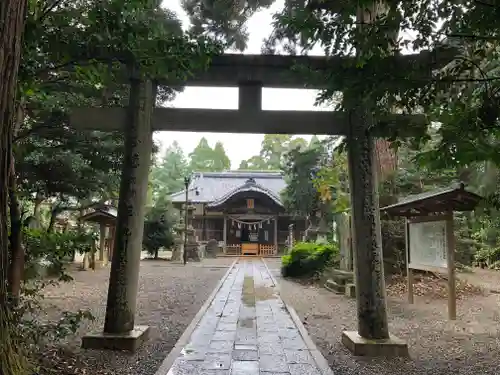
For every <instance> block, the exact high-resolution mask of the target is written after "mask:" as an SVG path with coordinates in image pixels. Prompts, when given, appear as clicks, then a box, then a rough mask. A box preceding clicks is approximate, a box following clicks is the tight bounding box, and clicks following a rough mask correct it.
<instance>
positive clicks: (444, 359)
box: [266, 259, 500, 375]
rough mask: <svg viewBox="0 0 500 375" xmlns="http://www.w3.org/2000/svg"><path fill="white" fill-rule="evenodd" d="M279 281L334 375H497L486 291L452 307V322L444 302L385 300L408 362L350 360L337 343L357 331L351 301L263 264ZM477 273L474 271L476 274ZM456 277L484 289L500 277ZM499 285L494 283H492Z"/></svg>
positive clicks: (492, 309)
mask: <svg viewBox="0 0 500 375" xmlns="http://www.w3.org/2000/svg"><path fill="white" fill-rule="evenodd" d="M266 261H267V263H268V266H269V268H270V269H271V270H272V272H273V274H274V275H275V276H278V281H279V283H280V289H281V296H282V298H283V299H284V300H285V301H286V302H287V303H289V304H290V305H291V306H293V308H294V309H295V310H296V311H297V313H298V314H299V316H300V317H301V318H302V320H303V322H304V325H305V327H306V328H307V329H308V331H309V333H310V335H311V337H312V338H313V340H314V341H315V342H316V344H317V345H318V348H319V349H320V350H321V351H322V353H323V354H324V355H325V357H326V358H327V359H328V361H329V363H330V366H331V367H332V369H333V371H334V373H335V374H336V375H347V374H359V375H368V374H370V375H386V374H387V375H389V374H391V375H393V374H394V375H399V374H401V375H402V374H405V375H413V374H429V375H431V374H432V375H439V374H459V375H463V374H500V355H499V354H500V295H498V294H496V293H489V292H486V293H484V294H474V295H468V296H466V297H465V298H463V299H461V300H459V301H458V302H457V315H458V316H457V320H456V321H454V322H450V321H448V320H447V301H446V299H443V298H441V299H430V298H428V297H426V296H417V297H416V298H415V304H413V305H409V304H408V302H407V301H406V296H397V297H396V296H390V297H388V315H389V325H390V331H391V334H393V335H396V336H398V337H399V338H402V339H404V340H406V341H407V342H408V345H409V348H410V356H411V358H410V359H392V360H384V359H367V358H354V357H352V356H351V354H350V353H349V352H348V351H347V350H346V349H345V348H344V347H343V345H342V344H341V343H340V337H341V333H342V331H344V330H356V329H357V323H356V322H357V319H356V301H355V300H354V299H348V298H346V297H344V296H339V295H336V294H334V293H331V292H329V291H327V290H326V289H324V288H321V287H317V286H306V285H301V284H299V283H296V282H293V281H289V280H284V279H282V278H281V277H279V267H280V261H279V259H277V260H274V259H273V260H266ZM476 271H477V270H476ZM464 275H466V276H463V275H461V276H462V277H461V278H462V279H466V280H467V281H468V282H475V283H477V284H478V285H479V286H483V287H485V288H487V289H488V286H490V285H494V284H497V285H498V286H500V272H498V273H497V272H496V271H485V270H481V271H478V272H477V273H467V274H464ZM497 280H498V281H497Z"/></svg>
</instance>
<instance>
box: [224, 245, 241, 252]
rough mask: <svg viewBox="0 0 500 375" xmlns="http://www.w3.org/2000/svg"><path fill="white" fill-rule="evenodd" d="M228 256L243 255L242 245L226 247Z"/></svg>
mask: <svg viewBox="0 0 500 375" xmlns="http://www.w3.org/2000/svg"><path fill="white" fill-rule="evenodd" d="M226 254H227V255H241V245H240V244H227V245H226Z"/></svg>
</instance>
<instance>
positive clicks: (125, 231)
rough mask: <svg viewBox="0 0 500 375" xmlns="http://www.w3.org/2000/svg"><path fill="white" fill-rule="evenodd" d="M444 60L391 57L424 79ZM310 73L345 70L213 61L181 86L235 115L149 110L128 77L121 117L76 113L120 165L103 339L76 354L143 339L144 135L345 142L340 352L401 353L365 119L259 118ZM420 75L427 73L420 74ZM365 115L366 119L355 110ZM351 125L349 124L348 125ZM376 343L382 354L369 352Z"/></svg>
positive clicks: (116, 111)
mask: <svg viewBox="0 0 500 375" xmlns="http://www.w3.org/2000/svg"><path fill="white" fill-rule="evenodd" d="M448 52H449V51H447V50H444V51H435V52H424V53H420V54H418V55H404V56H393V57H388V58H387V63H389V64H392V66H394V71H396V72H398V71H399V72H405V71H408V70H414V69H415V67H419V69H420V68H423V69H424V70H425V71H426V72H429V71H431V70H432V69H433V68H435V67H437V66H438V65H442V64H443V63H446V62H448V61H449V60H450V53H448ZM296 64H299V65H304V66H307V67H309V68H311V69H314V70H319V71H321V70H325V69H327V68H328V70H331V69H332V67H333V68H335V67H338V69H344V68H343V66H345V58H326V57H308V56H298V57H296V56H274V55H231V54H226V55H222V56H219V57H216V58H214V59H213V60H212V62H211V64H210V66H209V68H208V69H207V70H206V71H205V72H201V73H199V74H194V75H193V76H192V77H191V78H188V80H187V82H184V83H183V84H185V85H192V86H218V87H237V88H238V91H239V106H238V109H237V110H226V109H179V108H153V107H154V102H155V91H156V90H155V87H153V83H152V81H151V80H141V79H139V78H135V77H133V78H131V83H130V100H129V106H128V108H75V109H74V110H73V111H72V114H71V116H70V123H71V125H72V126H73V127H74V128H77V129H89V130H92V129H93V130H100V131H111V130H122V131H124V132H125V136H126V140H125V159H124V166H123V171H122V183H121V187H120V200H119V205H118V219H117V226H116V239H115V246H114V251H113V253H114V256H113V260H112V266H111V274H110V280H109V290H108V299H107V306H106V320H105V324H104V330H103V332H100V333H97V334H91V335H88V336H86V337H84V339H83V342H82V346H83V347H84V348H96V349H97V348H108V349H125V350H135V349H136V348H137V346H138V345H139V344H140V343H141V342H142V341H143V340H144V339H145V338H146V337H147V332H148V328H147V327H137V326H134V317H135V308H136V294H137V284H138V277H139V265H140V251H141V241H142V234H143V221H144V206H145V200H146V194H147V181H148V170H149V167H150V163H151V151H152V131H153V130H171V131H200V132H207V131H211V132H232V133H270V134H274V133H285V134H338V135H345V136H347V137H348V153H349V165H350V171H351V172H352V173H351V176H350V179H351V194H352V198H353V199H352V212H353V227H354V244H355V257H356V264H357V265H358V266H357V277H356V281H357V288H356V292H357V301H358V314H357V315H358V331H357V332H354V333H353V332H346V333H344V335H343V342H344V344H345V345H346V346H347V347H348V348H349V349H351V350H352V351H354V353H356V354H360V353H362V354H365V355H369V354H375V355H377V354H386V353H385V352H384V350H385V349H375V350H373V349H366V348H367V347H372V348H373V347H378V348H391V347H394V346H396V347H398V346H399V347H402V348H403V350H402V352H405V351H406V344H405V343H402V342H400V341H398V340H396V339H394V338H391V337H390V336H389V332H388V323H387V313H386V300H385V285H384V280H383V269H382V267H381V262H380V260H381V257H382V255H381V234H380V216H379V210H378V194H377V186H376V183H375V179H374V175H373V172H372V168H373V165H374V162H373V134H372V133H371V132H369V131H367V130H366V129H368V128H369V127H370V126H371V125H372V122H371V121H372V120H371V116H368V117H366V116H361V115H359V114H358V115H356V114H353V113H344V112H314V111H266V110H262V88H264V87H273V88H299V89H300V88H308V89H322V88H325V87H324V86H325V85H324V84H321V83H319V84H312V85H311V84H309V82H307V81H308V80H307V79H306V78H304V77H303V75H301V74H300V73H294V72H293V67H294V66H295V65H296ZM425 74H428V73H425ZM363 112H366V111H363ZM353 121H354V122H353ZM381 122H382V124H379V125H384V126H389V127H390V126H398V128H401V129H404V128H406V127H411V126H414V125H415V123H420V124H422V118H419V117H410V116H403V115H397V114H394V115H390V116H387V117H386V118H384V119H382V120H381ZM373 344H384V345H373Z"/></svg>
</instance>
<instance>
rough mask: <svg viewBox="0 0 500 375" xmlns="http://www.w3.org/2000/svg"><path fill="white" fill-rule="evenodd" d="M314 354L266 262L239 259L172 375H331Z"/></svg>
mask: <svg viewBox="0 0 500 375" xmlns="http://www.w3.org/2000/svg"><path fill="white" fill-rule="evenodd" d="M311 349H313V350H314V349H315V348H311V347H310V346H309V347H308V345H307V341H305V340H304V339H303V337H302V336H301V333H300V331H299V329H298V327H297V326H296V325H295V323H294V321H293V319H292V318H291V316H290V314H289V312H288V310H287V309H286V307H285V305H284V303H283V301H282V300H281V298H280V297H279V294H278V293H277V290H276V288H275V285H274V281H273V278H272V277H271V275H269V273H268V270H267V268H266V266H265V264H264V263H263V261H262V260H260V259H258V258H253V259H240V261H239V262H238V263H237V264H236V265H235V267H234V268H233V269H232V270H231V271H230V273H229V275H228V277H227V278H226V280H225V281H224V283H223V284H222V287H221V288H220V289H219V291H218V292H217V294H216V296H215V298H214V300H213V301H212V303H211V305H210V307H209V308H208V310H207V311H206V312H205V314H204V315H203V317H202V319H201V320H200V322H199V323H198V325H197V326H196V328H195V329H194V331H193V332H192V334H191V337H190V339H189V343H188V344H187V345H186V346H185V347H184V348H183V349H182V351H181V353H180V355H179V357H177V358H176V359H175V361H174V362H173V365H172V366H171V368H170V369H169V370H168V372H167V375H278V374H279V375H327V374H332V373H331V372H330V370H329V369H323V370H322V369H321V368H320V366H318V365H317V364H316V362H315V360H314V357H313V356H312V355H311ZM315 353H319V352H317V351H315ZM159 372H160V371H159ZM158 375H159V374H158Z"/></svg>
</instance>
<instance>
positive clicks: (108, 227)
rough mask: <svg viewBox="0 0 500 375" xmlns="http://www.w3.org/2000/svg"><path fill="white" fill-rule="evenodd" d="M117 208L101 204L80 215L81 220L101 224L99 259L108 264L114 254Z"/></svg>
mask: <svg viewBox="0 0 500 375" xmlns="http://www.w3.org/2000/svg"><path fill="white" fill-rule="evenodd" d="M116 217H117V210H116V208H115V207H113V206H109V205H99V206H95V207H92V208H90V209H89V212H87V213H85V214H84V215H82V216H80V217H79V220H80V221H81V222H89V223H96V224H99V261H100V262H102V264H103V265H106V264H107V263H108V261H110V260H111V259H112V256H113V245H114V239H115V226H116Z"/></svg>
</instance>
